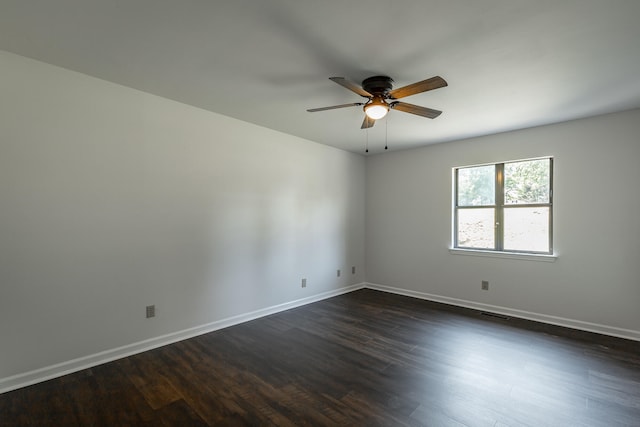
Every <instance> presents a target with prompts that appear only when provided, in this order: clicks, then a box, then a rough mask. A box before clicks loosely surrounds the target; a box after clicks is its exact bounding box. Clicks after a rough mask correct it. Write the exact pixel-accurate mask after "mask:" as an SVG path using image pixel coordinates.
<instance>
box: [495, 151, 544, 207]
mask: <svg viewBox="0 0 640 427" xmlns="http://www.w3.org/2000/svg"><path fill="white" fill-rule="evenodd" d="M550 164H551V161H550V160H549V159H541V160H528V161H524V162H514V163H505V165H504V203H505V204H507V205H513V204H527V203H549V186H550V180H549V175H550Z"/></svg>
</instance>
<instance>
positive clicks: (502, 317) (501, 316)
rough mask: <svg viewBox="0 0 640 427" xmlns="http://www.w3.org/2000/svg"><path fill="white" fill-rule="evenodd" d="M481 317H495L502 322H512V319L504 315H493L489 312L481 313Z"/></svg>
mask: <svg viewBox="0 0 640 427" xmlns="http://www.w3.org/2000/svg"><path fill="white" fill-rule="evenodd" d="M480 316H487V317H495V318H496V319H501V320H510V319H511V317H509V316H505V315H504V314H498V313H491V312H489V311H481V312H480Z"/></svg>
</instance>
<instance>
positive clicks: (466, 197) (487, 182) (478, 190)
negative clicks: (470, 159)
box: [458, 165, 496, 206]
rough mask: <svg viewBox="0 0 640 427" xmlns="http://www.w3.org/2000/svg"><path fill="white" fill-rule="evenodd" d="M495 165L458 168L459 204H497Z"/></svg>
mask: <svg viewBox="0 0 640 427" xmlns="http://www.w3.org/2000/svg"><path fill="white" fill-rule="evenodd" d="M495 173H496V168H495V166H494V165H489V166H478V167H474V168H461V169H458V206H486V205H493V204H495V195H496V190H495V184H496V179H495Z"/></svg>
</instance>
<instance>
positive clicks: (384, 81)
mask: <svg viewBox="0 0 640 427" xmlns="http://www.w3.org/2000/svg"><path fill="white" fill-rule="evenodd" d="M362 89H364V90H366V91H367V92H369V93H370V94H372V95H379V96H383V97H384V96H385V95H386V94H388V93H389V92H390V91H391V89H393V79H392V78H391V77H388V76H373V77H369V78H367V79H364V80H363V81H362Z"/></svg>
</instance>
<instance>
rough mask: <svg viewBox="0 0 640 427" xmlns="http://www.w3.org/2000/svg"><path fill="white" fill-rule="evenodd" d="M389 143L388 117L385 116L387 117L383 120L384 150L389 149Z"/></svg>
mask: <svg viewBox="0 0 640 427" xmlns="http://www.w3.org/2000/svg"><path fill="white" fill-rule="evenodd" d="M388 141H389V115H388V114H387V117H386V118H385V120H384V149H385V150H388V149H389V144H388V143H387V142H388Z"/></svg>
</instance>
